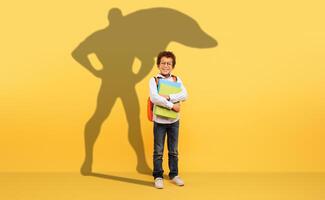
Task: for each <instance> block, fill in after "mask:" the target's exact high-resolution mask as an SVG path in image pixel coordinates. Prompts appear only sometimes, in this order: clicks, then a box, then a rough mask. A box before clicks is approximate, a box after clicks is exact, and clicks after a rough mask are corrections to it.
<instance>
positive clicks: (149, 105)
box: [147, 75, 177, 122]
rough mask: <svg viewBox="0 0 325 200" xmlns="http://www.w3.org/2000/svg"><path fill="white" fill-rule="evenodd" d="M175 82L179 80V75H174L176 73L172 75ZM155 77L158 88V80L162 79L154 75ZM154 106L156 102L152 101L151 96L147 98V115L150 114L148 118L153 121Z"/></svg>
mask: <svg viewBox="0 0 325 200" xmlns="http://www.w3.org/2000/svg"><path fill="white" fill-rule="evenodd" d="M171 76H172V78H173V80H174V82H177V76H174V75H171ZM154 78H155V81H156V85H157V88H158V82H159V79H161V77H154ZM153 106H154V104H153V103H152V101H151V100H150V97H148V100H147V116H148V120H149V121H151V122H152V121H153Z"/></svg>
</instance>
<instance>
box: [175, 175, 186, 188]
mask: <svg viewBox="0 0 325 200" xmlns="http://www.w3.org/2000/svg"><path fill="white" fill-rule="evenodd" d="M172 181H173V182H174V183H175V184H176V185H178V186H184V181H183V180H182V179H181V177H179V176H175V177H174V178H173V179H172Z"/></svg>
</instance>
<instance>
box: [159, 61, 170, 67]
mask: <svg viewBox="0 0 325 200" xmlns="http://www.w3.org/2000/svg"><path fill="white" fill-rule="evenodd" d="M160 64H161V65H166V64H167V66H172V65H173V63H170V62H161V63H160Z"/></svg>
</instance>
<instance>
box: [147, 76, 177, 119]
mask: <svg viewBox="0 0 325 200" xmlns="http://www.w3.org/2000/svg"><path fill="white" fill-rule="evenodd" d="M181 91H182V89H181V84H180V83H178V82H172V81H168V80H164V79H160V80H159V82H158V93H159V94H164V95H169V94H176V93H179V92H181ZM153 113H154V114H155V115H158V116H161V117H168V118H172V119H176V118H177V117H178V112H175V111H173V110H169V109H168V108H165V107H162V106H158V105H155V106H154V108H153Z"/></svg>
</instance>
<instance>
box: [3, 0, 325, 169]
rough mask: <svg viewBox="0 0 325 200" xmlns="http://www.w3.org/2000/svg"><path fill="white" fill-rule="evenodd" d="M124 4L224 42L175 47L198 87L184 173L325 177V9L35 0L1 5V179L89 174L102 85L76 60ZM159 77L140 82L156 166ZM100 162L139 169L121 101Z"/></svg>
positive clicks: (190, 105)
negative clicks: (154, 100)
mask: <svg viewBox="0 0 325 200" xmlns="http://www.w3.org/2000/svg"><path fill="white" fill-rule="evenodd" d="M113 7H117V8H120V9H121V10H122V12H123V14H128V13H131V12H134V11H137V10H139V9H144V8H152V7H169V8H173V9H175V10H178V11H180V12H183V13H185V14H187V15H189V16H191V17H192V18H193V19H195V20H196V21H197V22H198V23H199V24H200V26H201V27H202V29H203V30H204V31H206V32H207V33H208V34H209V35H211V36H212V37H213V38H215V39H216V40H217V41H218V43H219V45H218V47H216V48H210V49H195V48H190V47H187V46H184V45H181V44H178V43H175V42H172V43H170V44H169V45H168V49H169V50H172V51H174V52H175V53H176V55H177V58H178V60H177V61H178V63H177V66H176V68H175V71H174V72H175V74H176V75H179V76H180V77H182V80H183V82H184V84H185V86H186V87H187V89H188V91H189V99H188V101H187V102H185V103H183V106H182V120H181V129H180V143H179V150H180V168H181V171H187V172H210V171H211V172H212V171H324V170H325V159H324V153H325V146H324V141H325V136H324V133H325V126H324V121H325V93H324V91H325V90H324V89H325V88H324V85H325V81H324V80H325V69H324V66H325V60H324V52H325V27H324V26H323V23H324V19H325V14H324V12H323V8H324V3H322V1H316V0H310V1H298V2H297V1H291V0H290V1H280V0H276V1H272V2H265V1H257V0H256V1H253V0H247V1H208V0H203V1H144V0H139V1H103V0H102V1H100V0H93V1H87V2H86V1H55V2H54V1H53V2H48V1H36V0H33V1H19V2H15V1H10V2H6V3H2V5H1V8H0V21H1V37H0V44H1V48H0V53H1V68H0V76H1V77H0V100H1V103H0V113H1V115H0V122H1V126H0V133H1V139H0V161H1V165H0V171H78V170H79V167H80V165H81V163H82V160H83V156H84V148H83V128H84V125H85V123H86V121H87V120H88V119H89V117H90V116H91V115H92V113H93V111H94V109H95V105H96V98H97V92H98V89H99V86H100V81H99V79H97V78H95V77H93V76H92V75H91V74H90V73H89V72H88V71H86V70H85V69H83V68H82V67H81V66H80V65H79V64H78V63H77V62H75V61H74V60H73V59H72V57H71V55H70V54H71V51H72V50H73V49H74V48H75V47H76V46H77V45H78V44H79V43H80V42H81V41H82V40H84V39H85V38H86V37H87V36H89V35H90V34H91V33H93V32H95V31H97V30H99V29H101V28H104V27H106V26H107V25H108V22H107V18H106V16H107V12H108V11H109V10H110V9H111V8H113ZM164 27H165V28H166V31H171V30H168V24H164ZM155 31H156V30H153V34H154V32H155ZM158 31H159V30H158ZM157 72H158V71H157V69H156V68H155V67H154V68H153V70H152V71H151V73H150V74H149V75H148V76H147V77H146V78H145V79H144V80H142V82H140V83H139V84H138V85H137V86H136V89H137V93H138V97H139V100H140V102H141V128H142V134H143V141H144V143H145V154H146V158H147V161H148V162H149V163H150V164H151V160H152V145H153V144H152V143H153V141H152V140H153V137H152V125H151V124H150V123H149V122H148V121H147V119H146V98H147V96H148V80H149V78H150V77H152V76H153V75H155V74H156V73H157ZM94 154H95V157H94V158H95V160H94V169H95V171H100V170H101V171H135V169H134V168H135V164H136V157H135V153H134V151H133V150H132V148H131V146H130V144H129V143H128V141H127V123H126V118H125V115H124V110H123V107H122V104H121V101H120V100H118V101H117V102H116V104H115V106H114V108H113V110H112V112H111V114H110V116H109V118H108V119H107V120H106V122H105V124H104V125H103V127H102V131H101V134H100V136H99V138H98V140H97V143H96V146H95V151H94ZM165 164H166V162H165Z"/></svg>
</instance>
